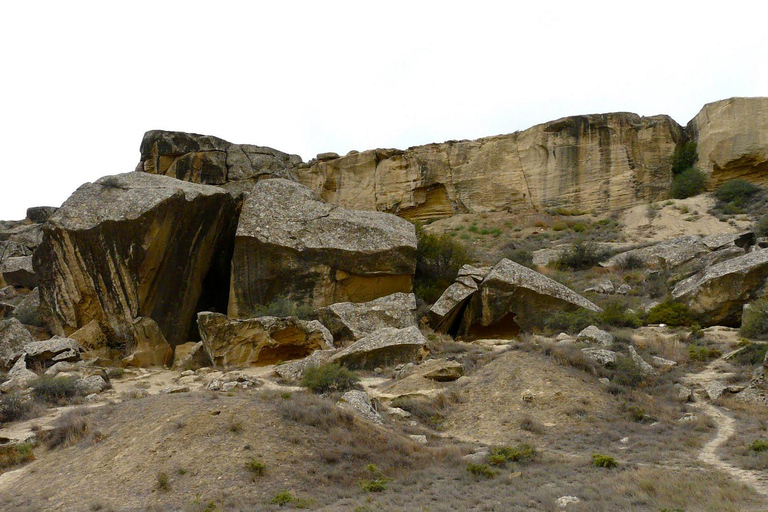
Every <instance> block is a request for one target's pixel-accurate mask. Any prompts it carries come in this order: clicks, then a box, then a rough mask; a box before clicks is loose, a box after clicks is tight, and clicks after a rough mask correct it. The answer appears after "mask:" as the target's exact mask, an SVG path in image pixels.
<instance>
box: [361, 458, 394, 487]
mask: <svg viewBox="0 0 768 512" xmlns="http://www.w3.org/2000/svg"><path fill="white" fill-rule="evenodd" d="M365 470H366V471H367V472H368V473H370V474H371V475H372V476H373V478H371V479H370V480H363V481H362V482H360V490H362V491H363V492H384V491H386V490H387V484H388V483H389V482H390V479H389V478H387V477H385V476H384V475H383V474H382V473H381V471H379V468H378V467H377V466H376V465H375V464H368V465H367V466H366V467H365Z"/></svg>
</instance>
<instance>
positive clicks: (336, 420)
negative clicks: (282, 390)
mask: <svg viewBox="0 0 768 512" xmlns="http://www.w3.org/2000/svg"><path fill="white" fill-rule="evenodd" d="M279 405H280V414H281V416H282V417H283V419H286V420H290V421H295V422H297V423H303V424H305V425H309V426H311V427H317V428H321V429H324V430H327V429H330V428H332V427H339V426H350V425H352V423H353V422H354V416H352V414H350V413H349V412H347V411H344V410H342V409H339V408H338V407H336V406H335V405H334V404H333V403H332V402H330V401H328V400H326V399H324V398H322V397H316V396H314V395H309V394H306V393H296V394H294V395H292V396H291V398H290V399H287V400H280V402H279Z"/></svg>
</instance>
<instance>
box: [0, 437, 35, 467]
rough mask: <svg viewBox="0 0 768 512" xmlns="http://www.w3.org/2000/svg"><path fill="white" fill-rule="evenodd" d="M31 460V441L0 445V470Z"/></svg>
mask: <svg viewBox="0 0 768 512" xmlns="http://www.w3.org/2000/svg"><path fill="white" fill-rule="evenodd" d="M31 460H35V455H34V454H33V453H32V444H31V443H21V444H14V445H8V446H0V470H3V469H6V468H10V467H13V466H18V465H19V464H23V463H25V462H29V461H31ZM0 472H1V471H0Z"/></svg>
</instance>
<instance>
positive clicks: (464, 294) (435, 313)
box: [429, 279, 478, 333]
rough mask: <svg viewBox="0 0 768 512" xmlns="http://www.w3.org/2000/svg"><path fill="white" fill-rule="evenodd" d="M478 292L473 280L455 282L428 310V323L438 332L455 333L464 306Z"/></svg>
mask: <svg viewBox="0 0 768 512" xmlns="http://www.w3.org/2000/svg"><path fill="white" fill-rule="evenodd" d="M477 290H478V286H477V284H476V282H475V281H474V279H470V280H469V281H456V282H455V283H453V284H452V285H451V286H449V287H448V288H446V290H445V291H444V292H443V294H442V295H440V298H439V299H437V302H435V303H434V304H433V305H432V308H430V310H429V315H430V318H429V319H430V323H431V325H432V327H433V328H434V329H435V330H436V331H438V332H450V333H455V332H456V331H457V330H458V329H459V325H458V323H457V322H458V321H460V320H461V315H462V313H463V312H464V309H463V308H464V306H465V305H466V304H467V302H468V300H469V299H470V298H471V297H472V295H474V293H475V292H476V291H477Z"/></svg>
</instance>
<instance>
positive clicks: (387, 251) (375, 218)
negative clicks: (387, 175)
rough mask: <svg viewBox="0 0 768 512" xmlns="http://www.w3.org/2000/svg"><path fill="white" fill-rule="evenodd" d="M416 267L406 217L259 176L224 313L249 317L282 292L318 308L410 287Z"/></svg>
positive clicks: (247, 209) (242, 224)
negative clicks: (340, 203) (337, 202)
mask: <svg viewBox="0 0 768 512" xmlns="http://www.w3.org/2000/svg"><path fill="white" fill-rule="evenodd" d="M415 267H416V232H415V229H414V226H413V225H412V224H411V223H410V222H408V221H406V220H403V219H401V218H399V217H396V216H394V215H389V214H385V213H378V212H362V211H352V210H345V209H343V208H339V207H337V206H334V205H330V204H326V203H324V202H322V201H320V200H319V199H318V198H317V197H316V196H315V195H314V194H312V193H311V192H310V191H309V189H307V188H306V187H303V186H302V185H299V184H298V183H294V182H292V181H288V180H284V179H270V180H262V181H260V182H258V183H257V184H256V186H255V187H254V188H253V190H252V191H251V193H250V194H249V197H248V199H247V200H246V202H245V204H244V205H243V210H242V214H241V216H240V222H239V224H238V227H237V237H236V239H235V251H234V257H233V261H232V284H231V290H230V297H229V300H230V302H229V310H228V311H229V316H231V317H236V318H249V317H251V316H255V314H257V311H258V307H259V306H260V305H265V304H269V303H270V302H272V301H274V300H276V299H279V298H285V297H288V298H290V299H291V300H294V301H296V302H305V301H306V302H309V303H311V304H312V305H313V306H315V307H323V306H327V305H330V304H334V303H337V302H346V301H349V302H365V301H370V300H373V299H377V298H379V297H383V296H386V295H390V294H392V293H396V292H404V293H410V291H411V286H412V277H413V273H414V271H415Z"/></svg>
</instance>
